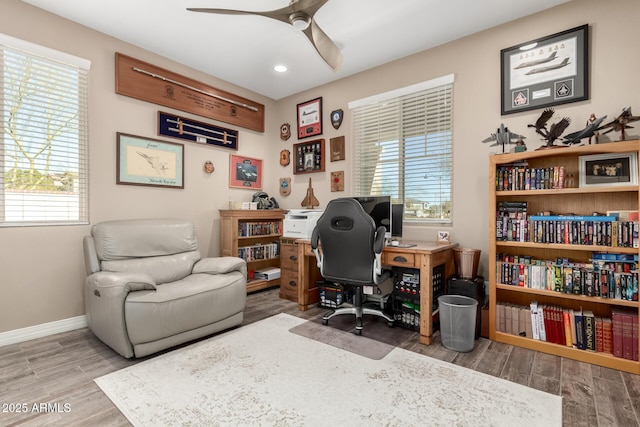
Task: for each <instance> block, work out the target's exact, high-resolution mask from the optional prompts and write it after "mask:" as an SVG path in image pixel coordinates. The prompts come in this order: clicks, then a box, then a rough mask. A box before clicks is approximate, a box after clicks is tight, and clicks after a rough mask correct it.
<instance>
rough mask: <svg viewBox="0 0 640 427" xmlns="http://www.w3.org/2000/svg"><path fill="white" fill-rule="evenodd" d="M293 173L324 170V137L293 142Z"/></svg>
mask: <svg viewBox="0 0 640 427" xmlns="http://www.w3.org/2000/svg"><path fill="white" fill-rule="evenodd" d="M293 153H294V156H295V160H296V161H295V163H294V164H293V173H294V174H299V173H311V172H324V139H315V140H313V141H308V142H299V143H297V144H293Z"/></svg>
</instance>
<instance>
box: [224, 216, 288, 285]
mask: <svg viewBox="0 0 640 427" xmlns="http://www.w3.org/2000/svg"><path fill="white" fill-rule="evenodd" d="M286 212H287V211H286V210H282V209H258V210H249V209H233V210H232V209H228V210H227V209H220V252H221V255H222V256H235V257H237V256H240V255H241V253H240V250H241V248H251V247H255V246H259V245H265V244H266V245H271V244H273V243H276V242H277V244H278V246H279V245H280V237H281V236H282V227H283V224H282V222H283V220H284V214H285V213H286ZM260 225H264V227H260ZM269 225H273V226H274V227H273V228H274V230H273V231H269V230H268V229H269ZM260 228H262V230H260ZM241 229H245V230H246V229H253V230H254V231H253V232H252V233H249V234H251V235H243V234H246V233H242V232H241ZM269 267H278V268H279V267H280V254H279V250H278V252H277V255H276V254H275V253H271V254H270V256H268V257H266V258H264V259H249V260H247V271H248V272H250V271H252V270H256V269H261V268H269ZM275 286H280V279H279V278H278V279H274V280H261V279H250V278H248V280H247V292H253V291H259V290H261V289H266V288H271V287H275Z"/></svg>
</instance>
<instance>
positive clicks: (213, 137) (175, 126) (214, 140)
mask: <svg viewBox="0 0 640 427" xmlns="http://www.w3.org/2000/svg"><path fill="white" fill-rule="evenodd" d="M158 135H160V136H168V137H169V138H179V139H182V140H186V141H191V142H197V143H199V144H205V145H211V146H217V147H222V148H229V149H231V150H238V131H237V130H233V129H227V128H223V127H220V126H216V125H213V124H210V123H204V122H199V121H196V120H192V119H189V118H186V117H180V116H176V115H175V114H170V113H165V112H163V111H158Z"/></svg>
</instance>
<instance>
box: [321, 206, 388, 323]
mask: <svg viewBox="0 0 640 427" xmlns="http://www.w3.org/2000/svg"><path fill="white" fill-rule="evenodd" d="M384 233H385V229H384V227H382V226H381V227H379V228H378V229H377V230H376V226H375V223H374V221H373V219H372V218H371V217H370V216H369V215H368V214H367V213H366V212H365V211H364V209H363V208H362V206H361V205H360V203H359V202H358V201H357V200H355V199H351V198H341V199H334V200H332V201H330V202H329V204H328V205H327V208H326V209H325V211H324V213H323V214H322V215H321V216H320V218H319V219H318V222H317V224H316V227H315V228H314V230H313V234H312V236H311V249H312V250H313V252H314V254H315V256H316V259H317V261H318V267H319V268H320V273H321V274H322V276H323V277H324V278H325V280H328V281H330V282H334V283H340V284H342V285H345V286H351V287H353V288H354V291H355V295H354V302H353V307H345V308H338V309H336V310H334V311H332V312H330V313H327V314H326V315H325V316H323V317H322V323H323V324H325V325H326V324H327V323H328V322H329V319H330V318H332V317H333V316H337V315H340V314H352V315H353V314H355V316H356V330H355V333H356V335H361V334H362V315H363V314H373V315H375V316H380V317H383V318H385V319H386V320H387V323H388V325H389V326H393V318H392V317H390V316H389V315H387V314H386V313H384V312H383V311H382V309H375V308H369V307H363V292H362V288H363V286H366V285H374V284H375V285H377V284H380V283H382V282H383V281H384V280H386V279H387V278H388V277H389V272H383V271H382V260H381V254H382V249H383V248H384Z"/></svg>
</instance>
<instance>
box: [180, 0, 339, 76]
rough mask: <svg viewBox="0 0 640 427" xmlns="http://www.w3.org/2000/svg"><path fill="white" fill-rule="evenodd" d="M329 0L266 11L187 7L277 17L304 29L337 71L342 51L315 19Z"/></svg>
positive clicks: (295, 0)
mask: <svg viewBox="0 0 640 427" xmlns="http://www.w3.org/2000/svg"><path fill="white" fill-rule="evenodd" d="M328 1H329V0H291V3H289V6H286V7H283V8H281V9H276V10H267V11H264V12H252V11H247V10H231V9H212V8H196V7H192V8H187V10H190V11H192V12H205V13H217V14H221V15H258V16H264V17H267V18H272V19H277V20H278V21H282V22H284V23H286V24H290V25H292V26H293V27H294V28H296V29H298V30H300V31H302V32H303V33H304V34H305V35H306V36H307V38H308V39H309V40H310V41H311V43H312V44H313V46H314V47H315V48H316V50H317V51H318V53H319V54H320V56H321V57H322V59H324V61H325V62H326V63H327V64H328V65H329V66H330V67H331V68H332V69H333V70H334V71H335V70H337V69H338V68H340V65H342V53H340V49H338V46H336V44H335V43H334V42H333V40H331V39H330V38H329V36H327V34H326V33H325V32H324V31H322V29H321V28H320V27H319V26H318V24H316V21H315V20H314V19H313V16H314V15H315V13H316V12H317V11H318V9H320V8H321V7H322V6H324V5H325V3H327V2H328Z"/></svg>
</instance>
